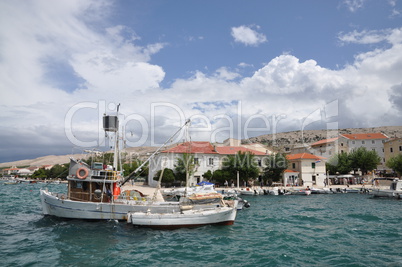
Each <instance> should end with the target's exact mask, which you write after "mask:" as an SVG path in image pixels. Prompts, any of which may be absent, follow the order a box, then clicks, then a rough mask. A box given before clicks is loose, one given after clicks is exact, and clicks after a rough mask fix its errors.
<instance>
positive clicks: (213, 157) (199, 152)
mask: <svg viewBox="0 0 402 267" xmlns="http://www.w3.org/2000/svg"><path fill="white" fill-rule="evenodd" d="M238 152H243V153H246V152H249V153H251V154H253V155H254V156H255V158H256V159H257V162H256V164H258V165H259V166H261V163H262V162H263V161H264V157H267V154H266V153H264V152H262V151H258V150H253V149H250V148H247V147H244V146H216V145H213V144H211V143H210V142H196V141H192V142H184V143H180V144H177V145H176V146H174V147H171V148H169V149H166V150H164V151H162V152H161V153H159V154H158V155H156V156H155V158H154V159H152V160H151V161H150V165H149V175H148V184H149V185H151V186H156V184H157V182H156V181H155V180H154V179H153V177H155V175H156V173H157V172H158V171H159V170H161V169H162V168H169V169H174V168H175V164H177V159H178V158H180V157H181V156H182V155H183V154H184V153H187V154H191V155H193V156H194V162H193V163H194V165H195V169H194V173H193V174H192V176H191V177H190V180H189V185H190V186H191V185H196V184H197V183H199V182H201V181H203V177H202V175H203V174H204V173H205V172H207V171H208V170H210V171H211V172H213V171H216V170H219V169H222V163H223V161H224V160H225V159H226V157H227V156H228V155H236V154H237V153H238Z"/></svg>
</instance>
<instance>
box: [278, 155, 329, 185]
mask: <svg viewBox="0 0 402 267" xmlns="http://www.w3.org/2000/svg"><path fill="white" fill-rule="evenodd" d="M286 158H287V159H288V160H289V165H288V170H287V172H285V173H284V178H286V175H287V174H288V176H291V175H293V177H292V178H293V179H289V180H287V179H285V180H284V184H286V185H287V184H290V185H296V186H310V187H313V186H320V187H322V186H324V185H325V184H324V182H325V180H326V168H325V159H326V158H323V157H320V156H316V155H313V154H310V153H298V154H289V155H287V156H286ZM290 172H293V174H289V173H290ZM296 173H298V175H297V174H296Z"/></svg>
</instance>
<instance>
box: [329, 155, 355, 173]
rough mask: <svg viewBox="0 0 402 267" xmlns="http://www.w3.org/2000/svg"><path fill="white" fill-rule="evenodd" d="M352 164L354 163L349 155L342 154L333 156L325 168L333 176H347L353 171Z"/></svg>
mask: <svg viewBox="0 0 402 267" xmlns="http://www.w3.org/2000/svg"><path fill="white" fill-rule="evenodd" d="M351 164H352V161H351V159H350V157H349V155H348V154H347V153H343V152H342V153H338V154H335V155H334V156H332V157H331V158H330V159H329V160H328V162H327V163H326V164H325V167H326V169H327V171H328V172H329V174H331V175H335V174H337V173H339V174H347V173H350V172H351V171H352V170H353V168H352V166H351Z"/></svg>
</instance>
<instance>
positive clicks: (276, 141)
mask: <svg viewBox="0 0 402 267" xmlns="http://www.w3.org/2000/svg"><path fill="white" fill-rule="evenodd" d="M379 132H382V133H384V134H386V135H387V136H389V137H402V126H385V127H373V128H347V129H339V130H330V131H327V130H306V131H303V132H301V131H293V132H286V133H277V134H275V138H274V135H272V134H266V135H261V136H258V137H254V138H250V139H249V140H242V143H244V144H246V143H262V144H265V145H268V146H270V147H271V146H274V147H276V148H277V149H278V150H280V149H283V148H284V147H289V148H292V147H294V146H300V145H301V144H303V143H307V144H310V143H314V142H317V141H319V140H322V139H327V138H332V137H336V136H338V134H352V133H379ZM156 149H157V148H156V147H132V148H127V149H126V152H127V153H129V154H130V155H131V156H132V157H133V158H135V157H140V158H146V157H147V156H148V155H150V153H152V152H154V151H155V150H156ZM87 156H88V155H87V154H74V155H62V156H54V155H51V156H45V157H40V158H36V159H27V160H19V161H14V162H5V163H0V168H5V167H11V166H42V165H54V164H63V163H68V162H69V161H70V160H69V158H70V157H74V158H85V157H87Z"/></svg>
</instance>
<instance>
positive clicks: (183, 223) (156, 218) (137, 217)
mask: <svg viewBox="0 0 402 267" xmlns="http://www.w3.org/2000/svg"><path fill="white" fill-rule="evenodd" d="M236 214H237V210H236V208H235V207H220V208H215V209H205V210H193V209H192V210H186V211H182V212H174V213H151V212H130V213H129V214H128V219H127V221H128V222H129V223H132V224H133V225H135V226H143V227H150V228H155V229H176V228H182V227H197V226H203V225H232V224H233V223H234V221H235V219H236Z"/></svg>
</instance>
